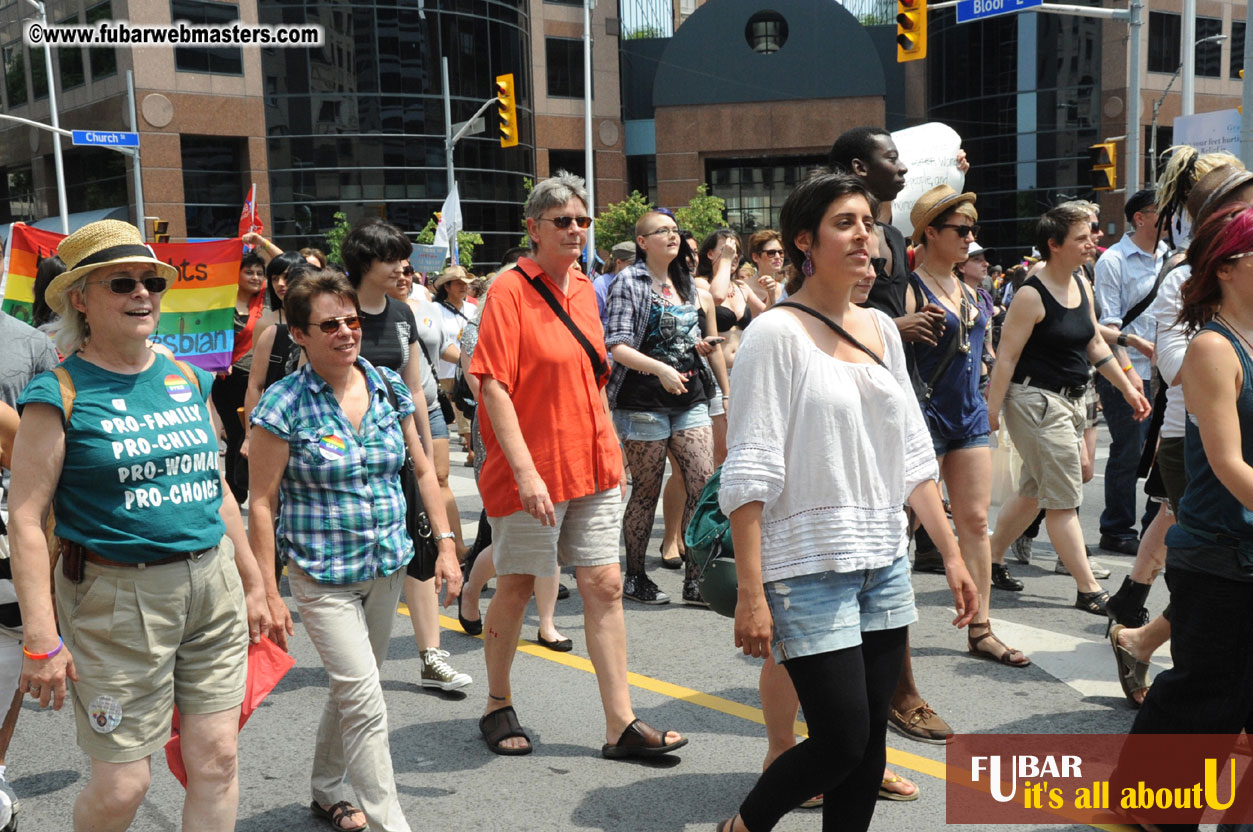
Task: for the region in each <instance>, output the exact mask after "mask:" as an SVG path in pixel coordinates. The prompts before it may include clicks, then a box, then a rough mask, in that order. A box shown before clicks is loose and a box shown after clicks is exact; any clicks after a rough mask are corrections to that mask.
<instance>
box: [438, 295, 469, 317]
mask: <svg viewBox="0 0 1253 832" xmlns="http://www.w3.org/2000/svg"><path fill="white" fill-rule="evenodd" d="M439 305H440V306H442V307H444V308H445V309H447V310H448V311H449V312H451V313H453V314H454V315H457V316H458V317H460V318H461V320H463V321H466V322H469V320H470V319H469V318H467V317H466V316H465V313H464V312H462V311H461V310H460V309H458V308H457V307H455V306H453V305H452V304H451V303H449V302H448V301H446V300H441V301H440V302H439Z"/></svg>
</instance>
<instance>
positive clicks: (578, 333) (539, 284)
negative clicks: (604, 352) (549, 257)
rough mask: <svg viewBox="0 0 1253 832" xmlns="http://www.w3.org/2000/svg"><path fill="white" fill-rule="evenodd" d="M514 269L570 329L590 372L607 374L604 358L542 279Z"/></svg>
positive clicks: (598, 376) (601, 374) (600, 374)
mask: <svg viewBox="0 0 1253 832" xmlns="http://www.w3.org/2000/svg"><path fill="white" fill-rule="evenodd" d="M514 271H516V272H518V274H520V275H522V276H523V277H524V278H526V281H527V283H530V284H531V286H533V287H534V288H535V291H537V292H539V295H540V297H542V298H543V299H544V302H545V303H547V304H548V306H549V308H551V309H552V310H553V314H554V315H556V316H557V318H558V319H559V320H560V321H561V322H562V323H563V324H565V325H566V329H568V330H570V334H571V335H573V336H574V338H575V340H576V341H578V342H579V346H581V347H582V348H583V352H585V353H587V360H588V361H590V362H591V363H592V372H594V373H595V374H596V378H597V379H601V378H604V377H605V376H607V375H609V367H608V366H607V365H606V364H605V361H604V359H602V358H601V357H600V353H598V352H597V351H596V348H595V347H593V346H592V342H591V341H589V340H587V336H586V335H584V334H583V330H581V329H579V328H578V326H577V325H576V324H575V323H574V321H572V320H571V319H570V315H569V314H568V313H567V312H566V310H565V309H564V308H563V307H562V305H561V304H560V303H559V302H558V301H557V298H555V297H554V296H553V293H552V290H551V289H549V288H548V287H547V286H545V285H544V281H543V280H541V279H539V278H538V277H531V276H530V275H528V274H527V273H526V272H524V271H523V270H522V269H520V268H518V267H517V266H514Z"/></svg>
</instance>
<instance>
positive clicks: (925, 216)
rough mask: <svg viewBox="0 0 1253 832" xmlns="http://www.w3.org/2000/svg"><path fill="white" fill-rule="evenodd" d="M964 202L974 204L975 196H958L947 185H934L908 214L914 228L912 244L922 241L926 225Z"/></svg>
mask: <svg viewBox="0 0 1253 832" xmlns="http://www.w3.org/2000/svg"><path fill="white" fill-rule="evenodd" d="M964 202H969V203H970V204H971V205H974V204H975V195H974V194H972V193H970V192H966V193H964V194H959V193H957V191H955V190H953V189H952V188H951V187H949V186H948V185H936V186H935V187H934V188H932V189H931V190H929V191H927V192H926V193H925V194H923V195H922V196H920V197H918V201H917V202H915V203H914V210H912V211H910V212H909V221H910V222H911V223H912V224H913V226H914V237H913V239H914V244H915V245H916V244H918V243H919V242H921V241H922V232H923V229H925V228H926V227H927V226H928V225H930V224H931V223H933V222H935V220H936V218H937V217H939V216H940V215H941V214H947V213H948V212H949V211H952V210H953V209H954V208H956V207H957V206H958V205H961V204H962V203H964Z"/></svg>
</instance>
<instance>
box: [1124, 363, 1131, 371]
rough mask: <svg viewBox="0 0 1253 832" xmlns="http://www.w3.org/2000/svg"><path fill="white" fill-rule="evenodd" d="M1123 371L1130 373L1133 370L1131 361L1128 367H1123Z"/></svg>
mask: <svg viewBox="0 0 1253 832" xmlns="http://www.w3.org/2000/svg"><path fill="white" fill-rule="evenodd" d="M1122 371H1123V372H1124V373H1129V372H1131V364H1130V363H1128V364H1127V366H1126V367H1123V368H1122Z"/></svg>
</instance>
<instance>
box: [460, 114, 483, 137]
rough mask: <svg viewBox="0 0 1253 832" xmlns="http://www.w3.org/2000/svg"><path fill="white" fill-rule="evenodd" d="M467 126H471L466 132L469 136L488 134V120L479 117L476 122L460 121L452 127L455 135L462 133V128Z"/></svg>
mask: <svg viewBox="0 0 1253 832" xmlns="http://www.w3.org/2000/svg"><path fill="white" fill-rule="evenodd" d="M467 124H468V125H470V127H469V129H468V130H466V135H467V136H477V135H478V134H479V133H483V132H486V130H487V120H486V119H484V118H483V117H482V116H479V117H478V118H476V119H475V120H474V121H459V122H457V123H456V124H454V125H453V126H452V132H453V135H456V134H457V133H460V132H461V128H462V127H465V126H466V125H467Z"/></svg>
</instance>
